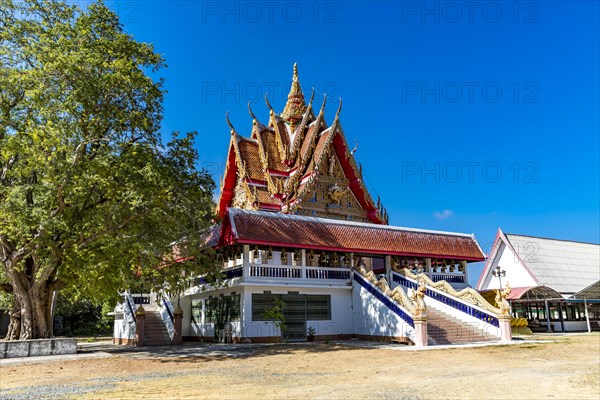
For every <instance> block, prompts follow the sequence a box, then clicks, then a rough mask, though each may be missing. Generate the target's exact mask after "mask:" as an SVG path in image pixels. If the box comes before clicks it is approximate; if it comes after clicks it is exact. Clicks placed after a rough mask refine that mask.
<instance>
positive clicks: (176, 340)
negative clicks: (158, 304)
mask: <svg viewBox="0 0 600 400" xmlns="http://www.w3.org/2000/svg"><path fill="white" fill-rule="evenodd" d="M244 247H246V246H244ZM182 319H183V310H182V309H181V307H180V306H179V304H177V306H175V309H174V310H173V328H174V332H173V344H181V342H182V337H183V336H182V331H181V320H182Z"/></svg>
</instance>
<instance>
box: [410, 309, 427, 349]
mask: <svg viewBox="0 0 600 400" xmlns="http://www.w3.org/2000/svg"><path fill="white" fill-rule="evenodd" d="M413 322H414V323H415V336H414V342H415V346H417V347H426V346H427V345H428V343H427V342H428V335H427V317H426V316H422V317H414V318H413Z"/></svg>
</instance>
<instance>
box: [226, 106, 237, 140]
mask: <svg viewBox="0 0 600 400" xmlns="http://www.w3.org/2000/svg"><path fill="white" fill-rule="evenodd" d="M225 120H226V121H227V125H229V127H230V128H231V134H232V135H233V134H234V133H235V128H234V127H233V124H232V123H231V121H230V120H229V111H227V112H226V113H225Z"/></svg>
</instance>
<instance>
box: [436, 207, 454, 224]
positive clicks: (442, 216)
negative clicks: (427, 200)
mask: <svg viewBox="0 0 600 400" xmlns="http://www.w3.org/2000/svg"><path fill="white" fill-rule="evenodd" d="M453 215H454V211H452V210H447V209H446V210H444V211H436V212H434V213H433V216H434V218H437V219H438V220H440V221H443V220H445V219H448V218H450V217H451V216H453Z"/></svg>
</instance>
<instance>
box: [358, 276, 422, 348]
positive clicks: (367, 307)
mask: <svg viewBox="0 0 600 400" xmlns="http://www.w3.org/2000/svg"><path fill="white" fill-rule="evenodd" d="M352 306H353V319H354V334H356V335H364V336H381V337H397V338H400V337H410V338H412V337H413V335H414V328H413V327H412V326H410V325H409V324H408V323H407V322H406V321H404V320H403V319H402V318H400V317H399V316H398V315H396V314H395V313H394V312H393V311H392V310H390V309H389V308H388V307H387V306H386V305H385V304H383V303H382V302H381V301H380V300H378V299H377V298H376V297H375V296H373V295H372V294H371V293H369V292H368V291H367V290H366V289H364V288H363V287H362V286H361V285H360V284H358V283H357V282H356V281H353V286H352Z"/></svg>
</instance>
